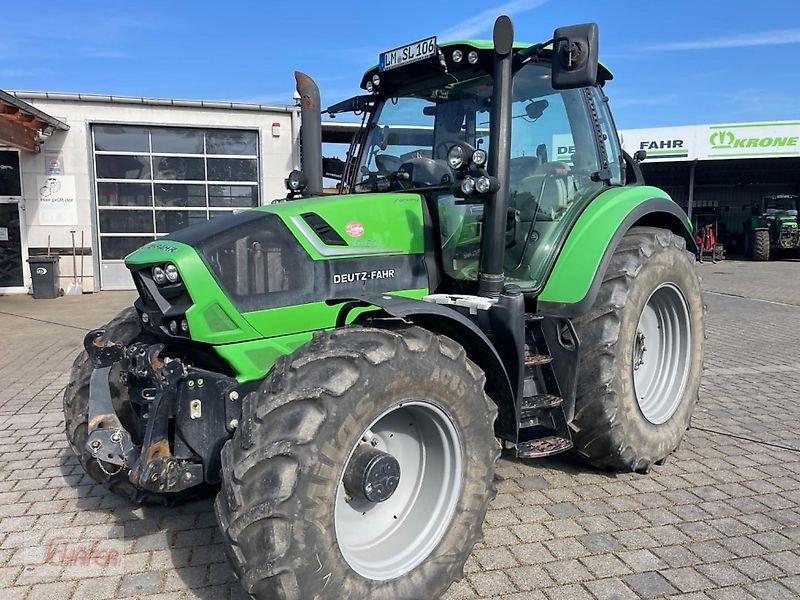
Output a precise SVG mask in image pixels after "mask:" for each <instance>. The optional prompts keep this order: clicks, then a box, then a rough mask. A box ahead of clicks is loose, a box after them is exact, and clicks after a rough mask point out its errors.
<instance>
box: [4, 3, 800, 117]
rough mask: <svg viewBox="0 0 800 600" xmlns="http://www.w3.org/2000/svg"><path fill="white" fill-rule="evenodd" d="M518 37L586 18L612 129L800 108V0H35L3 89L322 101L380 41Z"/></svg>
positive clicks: (534, 37)
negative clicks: (297, 81)
mask: <svg viewBox="0 0 800 600" xmlns="http://www.w3.org/2000/svg"><path fill="white" fill-rule="evenodd" d="M503 13H505V14H509V15H511V16H512V18H513V20H514V23H515V28H516V37H517V39H519V40H523V41H531V42H535V41H544V40H545V39H547V38H548V37H550V35H552V31H553V29H554V28H555V27H557V26H560V25H568V24H572V23H581V22H586V21H595V22H597V23H599V25H600V57H601V59H602V60H604V62H606V64H608V65H609V66H610V67H611V69H612V71H613V72H614V74H615V76H616V79H615V80H614V81H612V82H611V83H610V84H609V85H608V88H607V90H608V94H609V96H610V97H611V100H612V106H613V107H614V110H615V115H616V119H617V124H618V126H619V127H621V128H631V127H648V126H666V125H681V124H697V123H721V122H737V121H757V120H779V119H792V120H795V119H798V118H800V60H798V59H800V2H797V1H796V0H794V1H792V0H782V1H769V0H768V1H766V2H743V1H738V0H731V1H727V2H704V1H702V0H693V1H686V0H672V1H669V2H655V1H649V0H640V1H638V2H631V1H622V0H619V1H607V2H601V1H599V0H573V1H572V2H560V1H557V0H547V1H546V0H511V1H504V0H484V1H482V2H479V1H476V0H460V1H458V2H454V1H447V2H436V1H435V0H433V1H432V0H426V1H419V0H402V1H400V2H357V3H356V2H352V3H351V2H320V1H318V0H306V1H304V2H292V1H290V2H280V1H279V0H265V1H258V2H244V1H238V0H228V1H227V2H218V1H215V2H210V1H207V0H196V1H194V2H188V1H183V0H176V1H172V2H165V1H151V0H138V1H136V2H113V1H109V0H104V1H102V2H98V1H95V0H85V1H73V2H64V1H63V0H62V1H59V2H55V1H47V2H45V1H41V0H29V1H28V2H27V3H26V4H25V9H24V10H23V9H22V8H21V5H20V7H19V10H6V11H4V13H3V36H2V37H0V89H6V90H8V89H21V90H47V91H67V92H86V93H104V94H119V95H135V96H156V97H170V98H200V99H225V100H242V101H251V102H262V103H281V104H285V103H291V94H292V90H293V85H294V79H293V77H292V72H293V70H295V69H299V70H302V71H305V72H307V73H308V74H310V75H311V76H312V77H314V78H315V79H316V80H317V82H318V83H319V85H320V88H321V89H322V94H323V104H330V103H332V102H335V101H336V100H340V99H342V98H344V97H346V96H349V95H352V94H354V93H357V92H358V88H357V85H358V82H359V81H360V77H361V74H362V72H363V71H364V70H365V69H366V68H368V67H369V66H371V65H372V64H374V63H375V62H376V61H377V55H378V53H379V52H380V51H381V50H386V49H389V48H394V47H396V46H398V45H402V44H403V43H407V42H411V41H414V40H417V39H420V38H423V37H426V36H429V35H431V34H436V35H439V36H440V38H441V39H454V38H464V37H472V38H488V37H490V35H491V26H492V22H493V20H494V17H495V16H497V15H499V14H503Z"/></svg>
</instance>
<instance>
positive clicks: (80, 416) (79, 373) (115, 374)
mask: <svg viewBox="0 0 800 600" xmlns="http://www.w3.org/2000/svg"><path fill="white" fill-rule="evenodd" d="M103 329H105V331H106V333H105V335H104V336H103V340H104V341H109V342H114V343H118V344H123V345H128V344H132V343H133V342H135V341H139V340H141V339H143V332H142V327H141V324H140V322H139V315H138V313H137V312H136V309H134V308H133V307H130V308H126V309H125V310H123V311H122V312H121V313H119V314H118V315H117V316H116V317H114V318H113V319H112V320H111V321H110V322H109V323H107V324H106V325H105V326H104V327H103ZM91 375H92V362H91V360H89V355H88V354H87V353H86V352H85V351H83V350H81V352H80V353H79V354H78V356H76V357H75V362H74V363H73V364H72V373H71V375H70V382H69V384H68V385H67V388H66V389H65V390H64V427H65V430H66V434H67V441H68V442H69V445H70V448H72V452H73V453H75V456H77V457H78V460H79V461H80V463H81V465H82V466H83V468H84V470H85V471H86V472H87V473H88V474H89V475H90V476H91V477H92V479H94V480H95V481H96V482H97V483H102V484H103V485H105V486H106V487H107V488H108V489H109V490H111V491H112V492H114V493H115V494H116V495H117V496H121V497H122V498H125V499H126V500H130V501H131V502H135V503H140V504H174V503H176V502H179V501H183V500H186V499H189V498H191V497H197V496H198V495H201V494H203V493H204V492H205V493H207V490H200V489H199V488H198V489H196V490H195V489H192V490H187V491H186V492H180V493H177V494H155V493H152V492H146V491H142V490H140V489H138V488H137V487H136V486H135V485H133V484H132V483H131V482H130V480H129V479H128V473H129V472H130V471H129V469H127V468H125V469H121V470H119V467H118V466H117V465H112V464H108V463H104V465H103V466H101V465H100V463H99V462H98V461H97V460H96V459H95V457H94V456H92V455H91V453H90V452H89V451H88V450H87V449H86V438H87V436H88V434H89V379H90V377H91ZM109 384H110V385H111V398H112V401H113V403H114V408H115V409H116V412H117V415H118V416H119V418H120V421H121V422H122V425H123V426H124V427H125V428H126V429H128V431H134V430H135V428H134V427H133V425H134V422H133V419H135V418H136V417H135V414H134V412H133V409H132V408H131V406H130V402H129V401H128V389H127V387H126V386H125V385H124V384H123V383H122V382H121V381H120V372H119V368H118V367H115V368H113V369H112V370H111V374H110V375H109ZM104 469H105V470H104Z"/></svg>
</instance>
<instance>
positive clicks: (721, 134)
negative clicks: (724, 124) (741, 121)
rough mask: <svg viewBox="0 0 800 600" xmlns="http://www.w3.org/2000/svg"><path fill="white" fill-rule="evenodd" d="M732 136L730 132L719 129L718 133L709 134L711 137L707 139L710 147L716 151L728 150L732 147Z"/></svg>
mask: <svg viewBox="0 0 800 600" xmlns="http://www.w3.org/2000/svg"><path fill="white" fill-rule="evenodd" d="M734 139H735V138H734V136H733V132H732V131H725V130H724V129H720V130H719V131H715V132H713V133H712V134H711V137H710V138H708V141H709V143H710V144H711V147H712V148H714V149H715V150H716V149H719V148H730V147H731V146H733V142H734Z"/></svg>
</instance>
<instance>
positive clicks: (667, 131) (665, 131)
mask: <svg viewBox="0 0 800 600" xmlns="http://www.w3.org/2000/svg"><path fill="white" fill-rule="evenodd" d="M620 137H621V138H622V147H623V148H624V149H625V151H626V152H627V153H628V154H630V155H631V156H633V154H634V152H636V151H637V150H644V151H645V152H647V160H651V159H658V160H686V159H691V158H697V152H696V149H695V143H694V141H695V131H694V127H659V128H654V129H626V130H624V131H621V132H620Z"/></svg>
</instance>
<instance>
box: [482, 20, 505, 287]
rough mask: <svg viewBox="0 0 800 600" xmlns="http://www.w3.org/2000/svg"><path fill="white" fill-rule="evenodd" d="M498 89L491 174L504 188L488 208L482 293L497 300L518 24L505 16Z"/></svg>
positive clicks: (498, 29)
mask: <svg viewBox="0 0 800 600" xmlns="http://www.w3.org/2000/svg"><path fill="white" fill-rule="evenodd" d="M493 40H494V90H493V93H492V114H491V124H492V128H491V131H490V132H489V164H488V171H489V174H490V175H492V176H493V177H495V178H496V179H497V181H498V182H499V184H500V186H499V188H498V190H497V191H496V192H495V193H494V194H492V195H490V196H489V197H488V198H487V201H486V207H485V208H484V223H483V239H482V240H481V258H480V269H479V272H478V294H479V295H480V296H486V297H488V298H497V297H498V296H499V295H500V293H501V292H502V291H503V285H504V283H505V275H504V273H503V263H504V260H505V251H506V243H505V240H506V218H507V217H506V215H507V213H508V178H509V157H510V151H511V101H512V80H513V72H512V63H513V54H512V49H513V45H514V25H513V24H512V23H511V19H510V18H508V17H507V16H505V15H503V16H501V17H498V18H497V20H496V21H495V23H494V33H493Z"/></svg>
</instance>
